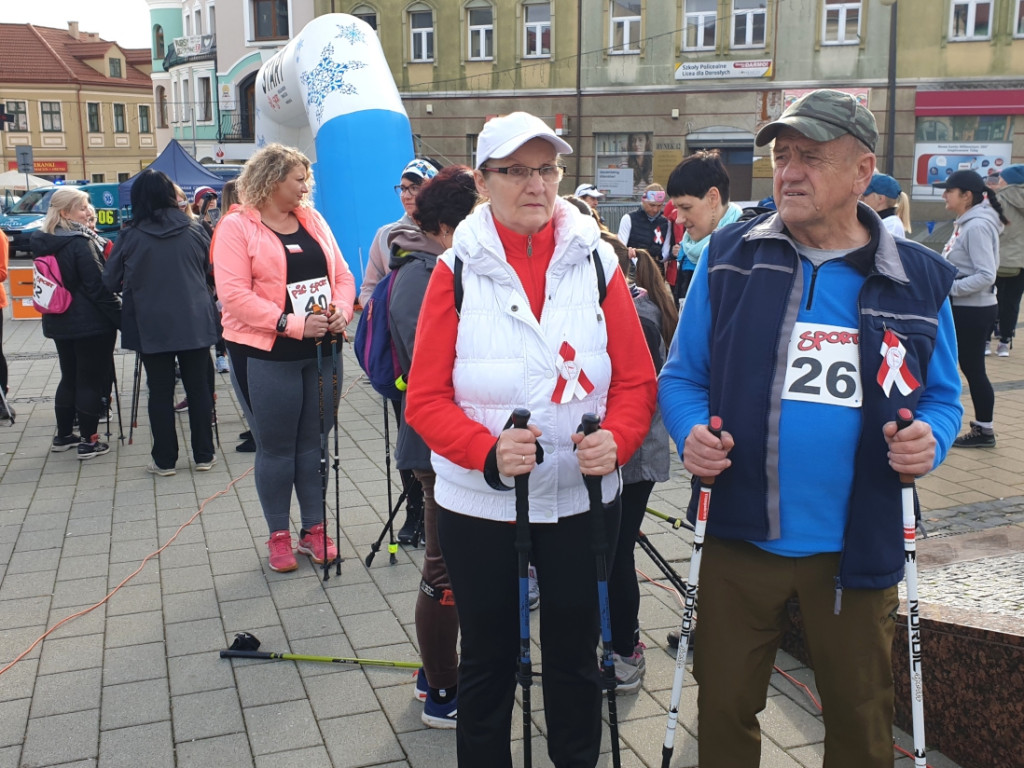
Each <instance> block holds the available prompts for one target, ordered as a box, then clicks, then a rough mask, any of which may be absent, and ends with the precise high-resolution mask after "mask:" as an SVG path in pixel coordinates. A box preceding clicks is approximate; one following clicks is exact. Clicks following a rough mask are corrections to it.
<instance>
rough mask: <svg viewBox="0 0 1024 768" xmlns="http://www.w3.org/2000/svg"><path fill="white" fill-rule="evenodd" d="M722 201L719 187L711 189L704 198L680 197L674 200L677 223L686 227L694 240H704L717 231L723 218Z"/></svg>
mask: <svg viewBox="0 0 1024 768" xmlns="http://www.w3.org/2000/svg"><path fill="white" fill-rule="evenodd" d="M721 201H722V198H721V196H720V195H719V194H718V187H711V189H709V190H708V191H707V193H706V194H705V195H704V197H694V196H693V195H678V196H676V197H673V198H672V204H673V205H674V206H675V207H676V223H678V224H682V225H683V226H684V227H686V232H687V234H689V236H690V237H691V238H692V239H693V240H703V239H704V238H705V237H707V236H708V235H710V234H711V233H712V232H714V231H715V227H716V226H717V225H718V221H719V219H720V218H721V212H720V210H719V209H720V207H721Z"/></svg>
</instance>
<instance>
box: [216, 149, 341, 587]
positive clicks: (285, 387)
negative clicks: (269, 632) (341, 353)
mask: <svg viewBox="0 0 1024 768" xmlns="http://www.w3.org/2000/svg"><path fill="white" fill-rule="evenodd" d="M309 166H310V163H309V158H307V157H306V156H305V155H303V154H302V153H301V152H299V151H298V150H296V149H292V148H291V147H285V146H282V145H281V144H270V145H268V146H266V147H264V148H263V149H261V150H259V151H258V152H257V153H256V154H255V155H253V156H252V158H251V159H250V160H249V162H248V163H246V165H245V170H243V171H242V175H241V176H239V178H238V184H237V187H238V191H239V193H240V197H241V200H242V206H241V207H240V208H238V209H236V212H235V213H234V214H233V215H231V216H226V217H224V218H223V219H222V220H221V222H220V224H219V226H218V227H217V238H216V241H215V243H214V246H213V262H214V264H216V265H217V268H216V271H215V277H216V282H217V295H218V297H219V298H220V301H221V303H222V304H223V315H222V318H221V319H222V322H223V325H224V339H225V341H226V342H227V345H228V353H229V355H230V356H231V379H232V383H233V384H234V386H235V391H236V392H237V393H238V399H239V401H240V402H241V403H242V406H243V409H244V410H245V416H246V420H247V421H248V422H249V426H250V428H251V430H252V434H253V438H254V439H255V442H256V472H255V476H256V490H257V493H258V494H259V498H260V504H261V505H262V506H263V514H264V516H265V517H266V519H267V526H268V528H269V529H270V539H269V541H268V542H267V546H268V547H269V549H270V568H271V570H274V571H292V570H295V569H296V568H297V567H298V564H297V563H296V561H295V553H294V551H293V546H292V538H291V531H290V519H289V509H290V507H291V497H292V488H294V489H295V495H296V497H297V498H298V501H299V510H300V514H301V518H302V520H301V524H302V525H301V529H300V532H299V543H298V551H299V552H302V553H304V554H307V555H309V556H310V558H312V560H313V561H314V562H316V563H322V562H324V560H325V558H326V560H328V561H331V560H334V559H335V558H336V557H337V556H338V549H337V546H336V545H335V544H334V542H333V541H331V540H330V539H329V538H328V537H327V536H326V535H325V532H324V521H323V518H322V514H321V512H322V510H321V498H320V474H319V472H320V407H321V406H320V399H319V387H318V375H317V364H316V344H317V340H318V339H322V338H323V337H324V335H325V334H327V333H332V334H334V336H335V337H337V336H339V335H340V334H342V333H344V331H345V328H346V326H347V325H348V323H349V321H350V320H351V319H352V307H353V305H354V303H355V278H354V277H353V276H352V273H351V272H350V271H349V269H348V265H347V264H346V263H345V259H344V258H343V257H342V255H341V251H340V250H339V248H338V244H337V242H336V241H335V239H334V235H333V234H332V233H331V229H330V227H329V226H328V225H327V222H326V221H325V220H324V218H323V217H322V216H321V215H320V214H319V213H317V211H316V210H314V209H313V206H312V203H311V201H310V188H311V187H312V183H313V182H312V177H311V174H310V167H309ZM315 306H318V307H319V308H320V309H322V310H323V312H321V313H316V314H314V312H313V309H314V307H315ZM332 308H333V310H332ZM333 399H334V398H333V393H332V391H331V388H330V387H324V388H323V412H324V413H328V414H332V413H334V409H335V408H336V407H337V404H336V403H334V402H333ZM333 421H334V420H333V419H332V418H328V419H326V423H327V424H328V425H331V424H333Z"/></svg>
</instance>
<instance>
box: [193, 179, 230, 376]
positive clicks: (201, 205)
mask: <svg viewBox="0 0 1024 768" xmlns="http://www.w3.org/2000/svg"><path fill="white" fill-rule="evenodd" d="M216 210H217V191H216V190H215V189H213V187H199V188H198V189H197V190H196V193H195V194H194V195H193V196H192V213H193V214H195V217H196V221H198V222H199V223H200V224H201V225H202V226H203V229H205V230H206V234H208V235H210V236H211V237H213V227H214V217H213V211H216ZM224 373H227V371H224Z"/></svg>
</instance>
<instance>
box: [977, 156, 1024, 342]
mask: <svg viewBox="0 0 1024 768" xmlns="http://www.w3.org/2000/svg"><path fill="white" fill-rule="evenodd" d="M985 182H986V183H987V184H988V185H989V186H990V187H991V188H992V189H994V190H995V191H996V192H998V193H999V202H1000V204H1001V205H1002V206H1003V214H1004V215H1005V216H1006V219H1007V221H1008V222H1009V223H1008V224H1007V225H1006V227H1004V228H1003V231H1002V233H1001V234H1000V235H999V269H997V270H996V303H997V305H998V307H999V322H998V323H997V325H998V334H999V342H998V345H997V347H996V355H998V356H999V357H1009V356H1010V349H1011V348H1012V347H1013V337H1014V336H1015V335H1016V332H1017V318H1018V316H1019V315H1020V299H1021V295H1022V294H1024V165H1019V164H1018V165H1008V166H1006V167H1005V168H1003V170H1002V171H1001V172H1000V173H998V174H993V175H991V176H989V177H988V178H987V179H986V180H985ZM985 346H986V353H987V352H988V345H987V344H986V345H985Z"/></svg>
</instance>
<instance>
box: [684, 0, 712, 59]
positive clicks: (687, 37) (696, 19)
mask: <svg viewBox="0 0 1024 768" xmlns="http://www.w3.org/2000/svg"><path fill="white" fill-rule="evenodd" d="M685 24H686V28H685V29H684V31H683V50H684V51H713V50H714V49H715V31H716V30H717V28H718V0H686V21H685Z"/></svg>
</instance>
